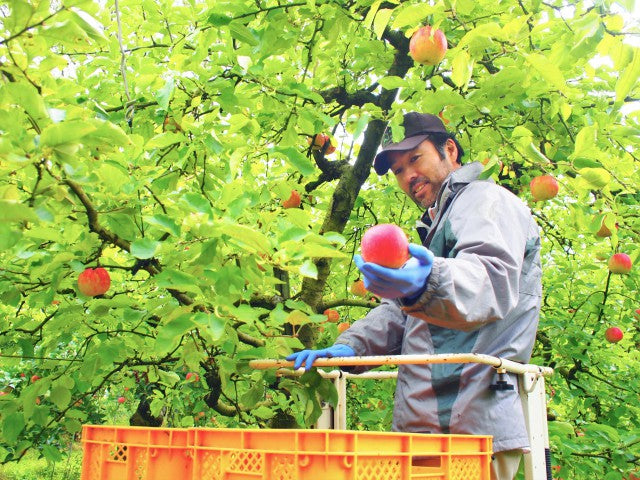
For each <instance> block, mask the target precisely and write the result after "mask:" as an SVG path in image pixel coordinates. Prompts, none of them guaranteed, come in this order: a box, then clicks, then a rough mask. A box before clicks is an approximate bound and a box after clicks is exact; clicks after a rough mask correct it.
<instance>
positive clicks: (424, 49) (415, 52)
mask: <svg viewBox="0 0 640 480" xmlns="http://www.w3.org/2000/svg"><path fill="white" fill-rule="evenodd" d="M446 53H447V37H445V35H444V33H443V32H442V30H440V29H433V28H431V26H430V25H426V26H424V27H420V28H419V29H418V30H416V31H415V33H414V34H413V35H412V36H411V40H410V41H409V55H411V58H413V59H414V60H415V61H416V62H418V63H421V64H423V65H437V64H438V63H440V62H441V61H442V59H443V58H444V56H445V55H446Z"/></svg>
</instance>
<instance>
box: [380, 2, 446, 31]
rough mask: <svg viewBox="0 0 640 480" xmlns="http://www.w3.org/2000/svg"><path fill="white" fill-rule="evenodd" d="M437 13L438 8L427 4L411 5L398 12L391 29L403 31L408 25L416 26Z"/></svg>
mask: <svg viewBox="0 0 640 480" xmlns="http://www.w3.org/2000/svg"><path fill="white" fill-rule="evenodd" d="M400 8H401V7H398V8H396V10H400ZM435 11H436V7H435V6H433V5H430V4H429V3H427V2H421V3H418V4H414V5H409V6H408V7H405V8H403V9H402V10H400V11H399V12H398V14H397V15H396V18H395V20H394V21H393V24H392V25H391V27H392V28H393V29H394V30H401V29H403V28H404V27H406V26H407V25H411V26H415V25H416V22H417V21H419V20H420V19H422V18H425V17H427V16H429V15H431V14H432V13H433V12H435Z"/></svg>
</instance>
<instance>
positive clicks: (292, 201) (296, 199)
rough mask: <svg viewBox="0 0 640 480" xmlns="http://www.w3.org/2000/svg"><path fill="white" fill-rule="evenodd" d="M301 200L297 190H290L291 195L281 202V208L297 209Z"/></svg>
mask: <svg viewBox="0 0 640 480" xmlns="http://www.w3.org/2000/svg"><path fill="white" fill-rule="evenodd" d="M301 202H302V199H301V198H300V194H299V193H298V191H297V190H291V195H290V196H289V198H287V199H286V200H283V201H282V206H283V207H284V208H298V207H299V206H300V203H301Z"/></svg>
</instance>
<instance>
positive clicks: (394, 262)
mask: <svg viewBox="0 0 640 480" xmlns="http://www.w3.org/2000/svg"><path fill="white" fill-rule="evenodd" d="M360 251H361V253H362V258H363V260H364V261H365V262H371V263H377V264H378V265H382V266H383V267H387V268H400V267H401V266H402V265H404V264H405V263H406V261H407V260H409V240H408V239H407V235H406V234H405V233H404V232H403V231H402V229H401V228H400V227H398V226H397V225H393V224H390V223H381V224H379V225H375V226H373V227H371V228H370V229H369V230H367V231H366V232H364V235H363V236H362V241H361V244H360Z"/></svg>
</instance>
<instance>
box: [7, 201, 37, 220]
mask: <svg viewBox="0 0 640 480" xmlns="http://www.w3.org/2000/svg"><path fill="white" fill-rule="evenodd" d="M23 221H28V222H37V221H38V215H36V213H35V212H34V211H33V209H31V208H29V207H27V206H25V205H23V204H21V203H18V202H14V201H12V200H0V222H23Z"/></svg>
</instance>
